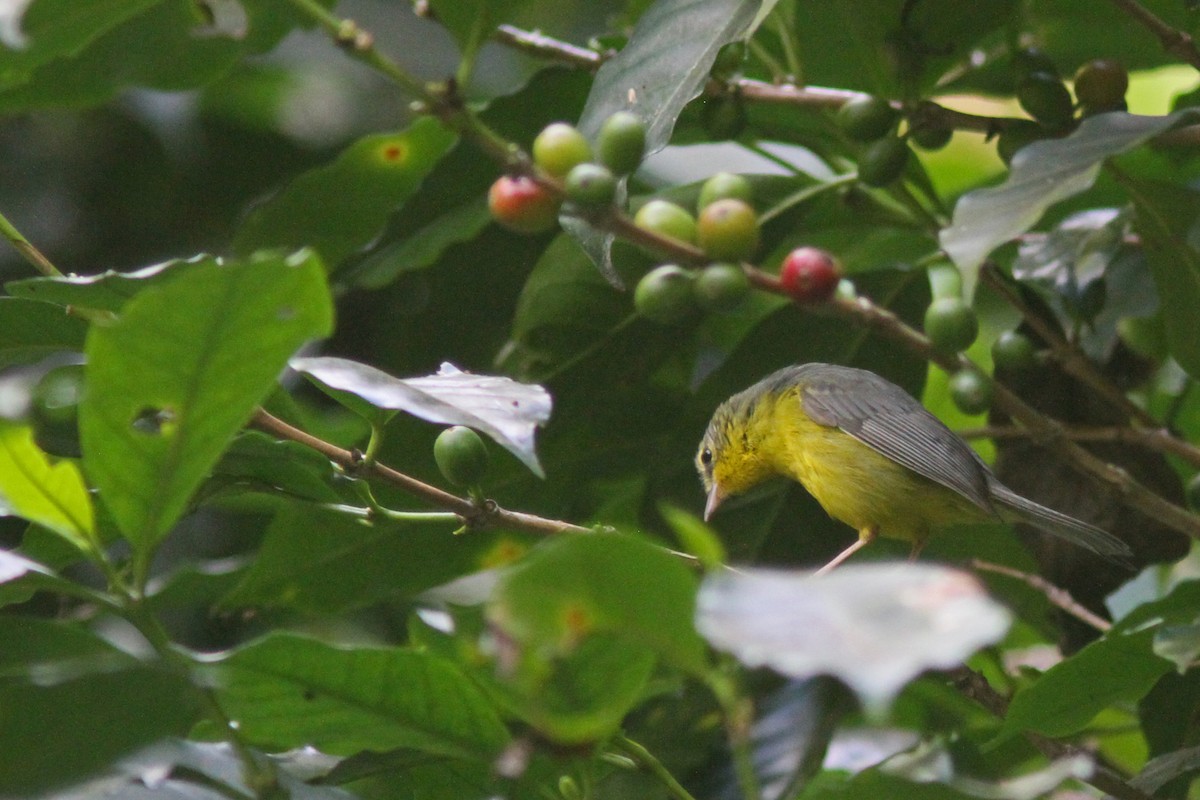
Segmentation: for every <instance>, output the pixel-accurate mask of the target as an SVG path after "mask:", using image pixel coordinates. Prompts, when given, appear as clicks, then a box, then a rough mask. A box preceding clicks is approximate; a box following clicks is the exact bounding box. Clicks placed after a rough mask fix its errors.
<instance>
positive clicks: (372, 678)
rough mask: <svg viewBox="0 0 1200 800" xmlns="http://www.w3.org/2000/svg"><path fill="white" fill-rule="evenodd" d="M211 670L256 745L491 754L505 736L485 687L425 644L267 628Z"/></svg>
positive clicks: (468, 755) (222, 698) (221, 694)
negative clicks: (358, 641)
mask: <svg viewBox="0 0 1200 800" xmlns="http://www.w3.org/2000/svg"><path fill="white" fill-rule="evenodd" d="M214 678H215V679H216V681H217V685H218V687H219V688H218V700H219V702H220V703H221V706H222V707H223V708H224V709H225V711H226V713H227V714H229V716H230V717H231V718H233V719H236V720H237V721H238V723H239V729H240V731H241V733H242V735H243V736H244V737H246V739H247V740H248V741H251V742H254V743H258V744H261V745H263V746H268V747H283V748H287V747H299V746H301V745H306V744H311V745H315V746H316V747H319V748H320V749H322V750H324V751H327V752H330V753H354V752H357V751H359V750H387V749H391V748H395V747H411V748H414V749H417V750H421V751H423V752H427V753H434V754H440V755H451V756H456V757H461V758H488V757H490V756H492V755H494V754H495V753H496V752H497V751H498V750H499V749H500V748H501V747H502V746H503V745H504V743H505V742H506V741H507V739H508V734H507V731H506V730H505V728H504V726H503V724H502V723H501V722H500V719H499V718H498V717H497V716H496V713H495V711H494V710H493V708H492V705H491V703H489V702H488V700H487V698H486V697H485V696H484V695H483V693H482V692H481V691H480V690H479V689H478V688H477V687H476V686H475V685H474V684H473V683H471V682H470V681H469V680H467V679H466V678H465V677H464V676H463V675H462V674H461V673H460V672H459V671H458V670H457V669H456V668H455V667H454V666H453V665H451V664H450V663H449V662H447V661H444V660H442V659H440V658H438V657H436V656H431V655H429V654H427V653H419V652H412V651H408V650H400V649H395V648H390V649H385V648H375V647H333V646H330V645H327V644H323V643H321V642H318V641H316V640H313V639H307V638H303V637H300V636H295V635H290V634H274V635H271V636H269V637H267V638H265V639H260V640H258V641H256V642H254V643H252V644H249V645H246V646H245V647H242V648H240V649H238V650H236V651H234V652H233V653H231V654H230V655H228V656H227V657H225V658H224V659H222V661H221V662H220V663H219V664H217V665H216V666H215V674H214Z"/></svg>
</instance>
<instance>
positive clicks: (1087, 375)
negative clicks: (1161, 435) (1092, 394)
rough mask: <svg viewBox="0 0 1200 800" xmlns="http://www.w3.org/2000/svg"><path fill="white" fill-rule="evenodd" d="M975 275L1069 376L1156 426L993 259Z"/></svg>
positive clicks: (1134, 417)
mask: <svg viewBox="0 0 1200 800" xmlns="http://www.w3.org/2000/svg"><path fill="white" fill-rule="evenodd" d="M979 277H980V280H981V281H983V283H985V284H986V285H987V286H988V287H989V288H991V289H993V290H994V291H995V292H997V293H998V294H999V295H1000V296H1001V297H1003V298H1004V300H1005V301H1006V302H1007V303H1008V304H1009V305H1011V306H1012V307H1013V308H1015V309H1016V310H1017V311H1019V312H1020V314H1021V316H1022V317H1023V318H1024V319H1025V322H1026V323H1027V324H1028V325H1029V327H1030V328H1032V329H1033V331H1034V332H1035V333H1036V334H1037V335H1038V336H1039V337H1040V338H1041V339H1042V341H1044V342H1045V343H1046V346H1047V347H1049V348H1050V352H1052V353H1053V354H1054V357H1055V358H1056V359H1058V362H1059V363H1060V364H1062V366H1063V369H1065V370H1066V371H1067V373H1068V374H1069V375H1072V376H1073V377H1075V378H1077V379H1078V380H1080V381H1082V382H1083V383H1085V384H1087V385H1088V386H1090V387H1091V388H1092V389H1094V390H1095V391H1096V392H1097V393H1098V394H1099V395H1100V396H1101V397H1103V398H1104V399H1105V400H1106V401H1108V403H1109V404H1110V405H1112V406H1113V407H1114V408H1116V409H1117V410H1119V411H1120V412H1121V413H1122V414H1124V415H1125V416H1126V417H1127V418H1129V419H1132V420H1136V421H1137V422H1139V423H1141V424H1142V425H1146V426H1148V427H1151V428H1158V427H1160V426H1159V424H1158V420H1156V419H1154V417H1152V416H1151V415H1150V414H1149V413H1148V412H1147V411H1146V410H1145V409H1143V408H1140V407H1139V406H1137V405H1136V404H1135V403H1133V401H1131V400H1130V399H1129V398H1128V397H1126V396H1125V393H1124V392H1122V391H1121V390H1120V389H1119V388H1117V387H1116V386H1114V385H1113V383H1112V381H1110V380H1108V379H1107V378H1105V377H1104V376H1103V375H1101V374H1100V373H1099V371H1097V369H1096V366H1095V365H1094V364H1093V363H1092V362H1091V360H1090V359H1089V358H1088V357H1087V356H1086V355H1084V354H1083V352H1081V351H1080V350H1079V348H1078V347H1075V346H1073V345H1072V344H1071V343H1070V342H1068V341H1067V340H1066V339H1064V338H1063V337H1062V335H1061V334H1059V332H1058V331H1057V330H1056V329H1055V328H1054V326H1053V325H1051V324H1050V323H1049V322H1048V321H1047V320H1046V319H1045V318H1044V317H1042V316H1041V315H1040V314H1038V313H1036V312H1035V311H1034V310H1033V309H1032V308H1031V307H1030V306H1029V304H1028V303H1026V302H1025V300H1024V299H1023V298H1022V297H1021V295H1020V294H1019V293H1018V292H1016V291H1014V290H1013V288H1012V287H1011V286H1009V285H1008V284H1006V283H1005V282H1004V281H1003V280H1001V279H1000V273H999V268H998V267H997V266H996V265H995V264H994V263H993V262H990V261H989V262H987V263H985V264H984V266H983V268H982V269H981V270H980V271H979Z"/></svg>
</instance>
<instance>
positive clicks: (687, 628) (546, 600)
mask: <svg viewBox="0 0 1200 800" xmlns="http://www.w3.org/2000/svg"><path fill="white" fill-rule="evenodd" d="M695 592H696V579H695V577H694V576H693V575H692V574H691V573H690V572H689V571H688V568H687V567H686V566H685V565H684V563H683V561H682V560H681V559H680V558H678V557H677V556H674V555H672V554H670V553H669V552H668V551H666V550H664V549H662V548H660V547H657V546H655V545H652V544H650V543H648V542H645V541H642V540H641V539H637V538H635V537H632V536H626V535H623V534H615V533H592V534H587V535H581V536H563V537H559V538H556V539H553V540H551V541H548V542H545V543H544V544H542V545H539V546H538V547H537V548H535V549H534V550H533V551H532V552H530V554H529V555H528V556H526V557H525V558H524V559H522V560H521V561H520V562H518V563H517V564H516V565H515V566H514V567H513V568H512V569H511V570H509V571H508V572H507V573H505V575H504V576H503V578H502V580H501V582H500V585H499V586H497V587H496V591H495V593H494V595H493V596H492V601H491V603H490V604H489V607H488V615H489V617H490V618H491V619H492V620H493V622H494V623H495V624H496V625H498V626H499V627H500V628H501V630H503V631H504V632H505V633H506V634H507V635H508V636H509V637H511V638H512V639H513V640H514V641H515V642H517V643H518V644H520V645H522V646H523V647H526V648H529V649H531V650H533V651H535V652H539V653H544V654H547V655H550V654H562V653H568V652H570V651H572V650H573V649H574V648H575V647H576V646H577V645H578V644H579V643H580V642H581V641H582V640H583V639H584V638H585V637H586V636H588V635H589V634H595V633H611V634H616V635H619V636H621V637H625V638H626V639H628V640H629V641H632V642H635V643H639V644H641V645H643V646H646V647H649V648H651V649H653V650H654V651H655V652H657V653H658V654H659V655H660V656H661V657H662V658H663V659H664V660H666V661H667V662H669V663H671V664H673V665H674V666H676V667H678V668H679V669H682V670H685V671H687V672H690V673H692V674H701V673H703V672H704V671H705V670H706V669H707V668H708V657H707V655H706V654H705V651H704V645H703V643H702V642H701V641H700V637H699V636H697V635H696V631H695V629H694V628H693V627H692V611H693V607H694V604H695Z"/></svg>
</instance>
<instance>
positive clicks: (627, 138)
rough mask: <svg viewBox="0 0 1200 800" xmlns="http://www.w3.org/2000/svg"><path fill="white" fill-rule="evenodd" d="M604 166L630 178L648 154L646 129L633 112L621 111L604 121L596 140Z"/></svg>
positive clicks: (597, 149)
mask: <svg viewBox="0 0 1200 800" xmlns="http://www.w3.org/2000/svg"><path fill="white" fill-rule="evenodd" d="M596 151H597V152H598V153H599V156H600V163H601V164H603V165H604V166H606V167H608V168H609V169H611V170H612V171H613V173H614V174H616V175H628V174H629V173H630V172H633V171H634V170H635V169H637V168H638V165H639V164H641V163H642V156H644V155H645V154H646V125H645V123H644V122H642V120H641V117H639V116H638V115H637V114H634V113H632V112H630V111H618V112H616V113H615V114H613V115H612V116H611V117H609V118H608V119H606V120H605V121H604V124H603V125H602V126H601V127H600V134H599V136H597V137H596Z"/></svg>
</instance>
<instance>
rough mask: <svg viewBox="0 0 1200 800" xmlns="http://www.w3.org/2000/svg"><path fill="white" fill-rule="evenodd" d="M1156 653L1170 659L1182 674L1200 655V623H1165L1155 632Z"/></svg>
mask: <svg viewBox="0 0 1200 800" xmlns="http://www.w3.org/2000/svg"><path fill="white" fill-rule="evenodd" d="M1154 653H1155V655H1159V656H1162V657H1163V658H1165V659H1168V660H1169V661H1171V662H1172V663H1173V664H1174V665H1175V669H1177V670H1178V671H1179V674H1180V675H1182V674H1184V673H1185V672H1187V671H1188V670H1189V669H1190V668H1191V667H1192V665H1193V664H1194V663H1195V662H1196V657H1197V656H1200V623H1193V624H1191V625H1164V626H1163V627H1161V628H1159V629H1158V630H1157V631H1155V632H1154Z"/></svg>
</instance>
